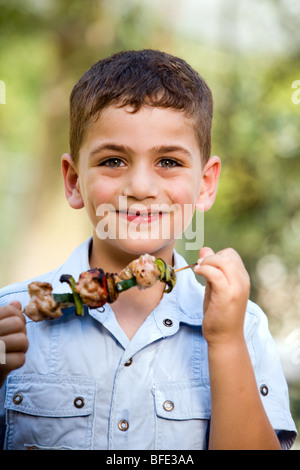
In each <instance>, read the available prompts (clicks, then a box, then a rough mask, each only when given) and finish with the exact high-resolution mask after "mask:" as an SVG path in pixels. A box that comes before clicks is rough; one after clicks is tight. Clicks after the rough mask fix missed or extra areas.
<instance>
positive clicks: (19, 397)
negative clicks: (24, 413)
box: [13, 393, 23, 405]
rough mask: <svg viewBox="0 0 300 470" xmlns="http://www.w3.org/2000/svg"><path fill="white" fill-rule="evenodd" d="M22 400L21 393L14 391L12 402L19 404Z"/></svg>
mask: <svg viewBox="0 0 300 470" xmlns="http://www.w3.org/2000/svg"><path fill="white" fill-rule="evenodd" d="M22 401H23V395H22V393H16V394H15V395H14V397H13V402H14V404H15V405H19V404H20V403H22Z"/></svg>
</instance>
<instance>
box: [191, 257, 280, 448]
mask: <svg viewBox="0 0 300 470" xmlns="http://www.w3.org/2000/svg"><path fill="white" fill-rule="evenodd" d="M199 261H200V264H199V265H198V266H197V267H195V273H196V274H199V275H201V276H204V277H205V278H206V290H205V298H204V305H203V310H204V319H203V325H202V329H203V335H204V337H205V339H206V341H207V344H208V362H209V375H210V385H211V425H210V439H209V448H210V449H280V444H279V441H278V439H277V436H276V434H275V431H274V430H273V428H272V426H271V424H270V422H269V419H268V417H267V415H266V412H265V410H264V407H263V404H262V402H261V398H260V396H259V391H258V387H257V384H256V380H255V376H254V371H253V368H252V363H251V360H250V356H249V353H248V349H247V345H246V341H245V339H244V318H245V312H246V306H247V301H248V296H249V290H250V281H249V276H248V273H247V272H246V270H245V268H244V265H243V263H242V261H241V258H240V257H239V255H238V254H237V253H236V252H235V251H234V250H232V249H226V250H222V251H220V252H219V253H216V254H214V253H213V251H212V250H211V249H209V248H203V249H202V250H200V260H199Z"/></svg>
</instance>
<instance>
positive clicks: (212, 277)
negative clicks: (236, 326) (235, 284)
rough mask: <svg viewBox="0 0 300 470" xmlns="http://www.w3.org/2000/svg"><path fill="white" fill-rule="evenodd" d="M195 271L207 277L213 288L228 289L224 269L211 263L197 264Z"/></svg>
mask: <svg viewBox="0 0 300 470" xmlns="http://www.w3.org/2000/svg"><path fill="white" fill-rule="evenodd" d="M195 273H196V274H198V275H199V276H203V277H205V279H206V280H207V281H209V283H210V284H211V286H212V288H216V287H218V288H219V289H223V288H225V289H226V287H227V286H228V281H227V279H226V277H225V275H224V273H223V271H221V270H220V269H219V268H218V267H216V266H212V265H209V264H205V265H204V264H201V265H197V266H195Z"/></svg>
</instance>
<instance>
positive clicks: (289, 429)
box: [247, 303, 297, 450]
mask: <svg viewBox="0 0 300 470" xmlns="http://www.w3.org/2000/svg"><path fill="white" fill-rule="evenodd" d="M249 306H250V308H249V309H248V312H247V313H248V315H249V314H250V317H251V316H252V318H253V316H254V317H255V321H254V323H255V328H253V327H252V328H251V330H252V332H251V333H250V335H249V337H248V341H247V344H248V349H249V352H250V357H251V360H252V363H253V368H254V372H255V376H256V382H257V386H258V390H259V393H260V397H261V400H262V403H263V406H264V408H265V411H266V413H267V416H268V418H269V420H270V423H271V425H272V427H273V429H274V430H275V432H276V434H277V437H278V439H279V441H280V444H281V447H282V449H285V450H288V449H290V448H291V447H292V445H293V443H294V442H295V440H296V437H297V430H296V427H295V423H294V421H293V418H292V416H291V412H290V405H289V393H288V386H287V382H286V380H285V377H284V374H283V370H282V367H281V363H280V358H279V354H278V352H277V348H276V344H275V341H274V339H273V338H272V336H271V333H270V331H269V327H268V319H267V317H266V315H265V314H264V313H263V312H262V310H261V309H260V308H259V307H258V306H257V305H255V304H253V303H250V304H249ZM251 323H252V324H253V322H251V321H249V320H248V326H250V324H251Z"/></svg>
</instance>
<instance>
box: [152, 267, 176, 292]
mask: <svg viewBox="0 0 300 470" xmlns="http://www.w3.org/2000/svg"><path fill="white" fill-rule="evenodd" d="M155 264H156V265H157V267H158V269H159V270H160V277H159V280H160V281H161V282H164V283H165V284H167V287H166V289H165V290H164V292H165V293H166V294H168V293H169V292H171V291H172V290H173V288H174V286H175V284H176V274H175V272H174V269H173V268H172V266H170V265H169V264H167V263H166V262H165V261H164V260H163V259H162V258H157V259H156V260H155Z"/></svg>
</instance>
